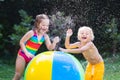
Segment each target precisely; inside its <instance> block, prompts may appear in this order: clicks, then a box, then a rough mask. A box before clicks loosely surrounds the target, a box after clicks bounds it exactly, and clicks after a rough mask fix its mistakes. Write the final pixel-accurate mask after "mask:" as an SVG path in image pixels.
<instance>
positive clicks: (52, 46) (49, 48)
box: [45, 34, 60, 50]
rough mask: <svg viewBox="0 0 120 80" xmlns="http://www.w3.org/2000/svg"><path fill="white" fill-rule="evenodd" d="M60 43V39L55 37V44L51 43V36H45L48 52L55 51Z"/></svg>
mask: <svg viewBox="0 0 120 80" xmlns="http://www.w3.org/2000/svg"><path fill="white" fill-rule="evenodd" d="M59 41H60V39H59V37H55V38H54V39H53V43H51V41H50V38H49V36H48V35H47V34H45V42H46V47H47V49H48V50H53V49H54V48H55V46H56V44H57V43H58V42H59Z"/></svg>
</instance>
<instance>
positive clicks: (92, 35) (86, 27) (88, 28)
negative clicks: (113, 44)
mask: <svg viewBox="0 0 120 80" xmlns="http://www.w3.org/2000/svg"><path fill="white" fill-rule="evenodd" d="M83 29H87V30H89V31H90V34H91V40H92V41H93V40H94V33H93V30H92V28H90V27H88V26H83V27H80V28H79V29H78V36H77V37H78V40H80V38H79V36H80V32H81V30H83Z"/></svg>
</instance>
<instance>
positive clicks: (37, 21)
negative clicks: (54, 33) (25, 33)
mask: <svg viewBox="0 0 120 80" xmlns="http://www.w3.org/2000/svg"><path fill="white" fill-rule="evenodd" d="M43 19H49V18H48V16H47V15H45V14H39V15H37V16H36V18H35V23H34V27H33V30H35V29H37V28H38V25H39V24H40V23H41V21H42V20H43Z"/></svg>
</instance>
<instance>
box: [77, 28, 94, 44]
mask: <svg viewBox="0 0 120 80" xmlns="http://www.w3.org/2000/svg"><path fill="white" fill-rule="evenodd" d="M79 34H80V35H79V37H80V41H81V42H89V41H91V38H92V35H91V32H90V30H89V29H82V30H80V33H79Z"/></svg>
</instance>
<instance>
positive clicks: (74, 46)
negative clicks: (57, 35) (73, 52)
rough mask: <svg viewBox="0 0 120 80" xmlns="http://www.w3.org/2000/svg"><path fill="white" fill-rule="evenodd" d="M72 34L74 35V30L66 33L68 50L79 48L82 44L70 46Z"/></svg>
mask: <svg viewBox="0 0 120 80" xmlns="http://www.w3.org/2000/svg"><path fill="white" fill-rule="evenodd" d="M72 34H73V32H72V29H68V30H67V32H66V38H65V47H66V48H68V49H71V48H77V47H79V45H80V43H78V42H76V43H73V44H70V37H71V36H72Z"/></svg>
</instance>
